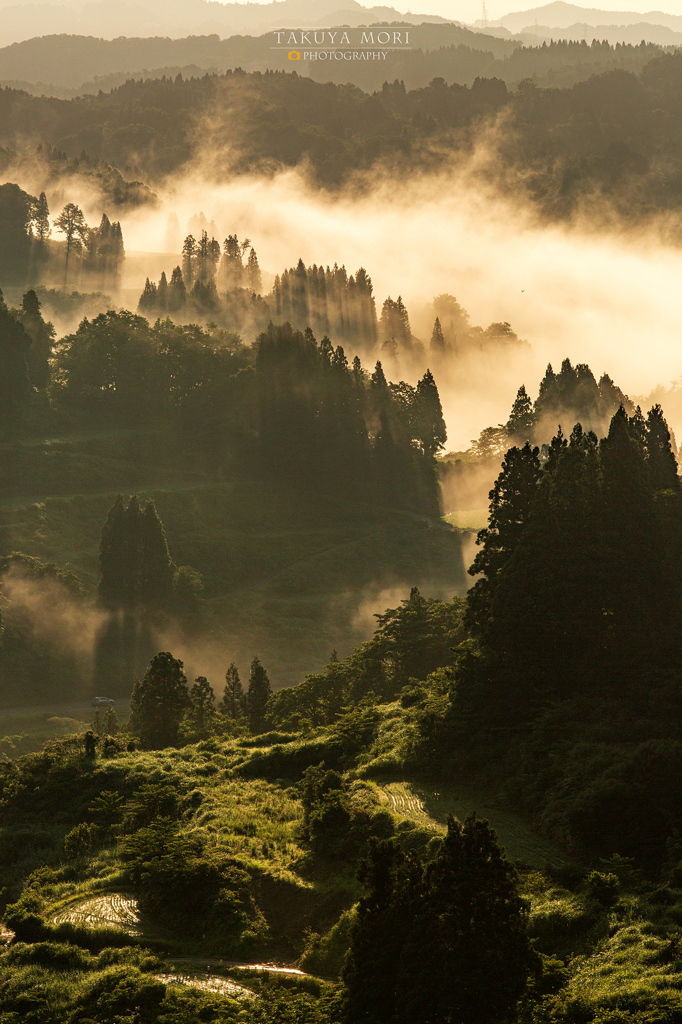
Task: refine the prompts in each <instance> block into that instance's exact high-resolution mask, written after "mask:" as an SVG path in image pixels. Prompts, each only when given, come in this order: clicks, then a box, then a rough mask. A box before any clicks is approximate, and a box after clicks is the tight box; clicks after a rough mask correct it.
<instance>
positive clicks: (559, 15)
mask: <svg viewBox="0 0 682 1024" xmlns="http://www.w3.org/2000/svg"><path fill="white" fill-rule="evenodd" d="M536 23H538V24H539V25H541V26H546V25H548V26H550V27H551V28H553V29H554V28H570V27H571V26H575V25H577V24H579V25H591V26H593V27H595V28H596V27H597V26H600V27H601V28H603V27H604V26H614V25H642V24H643V23H645V24H647V25H651V26H657V25H664V26H666V27H667V28H671V29H674V30H675V31H677V32H681V31H682V15H677V14H664V13H663V12H662V11H647V12H646V13H638V12H636V11H601V10H598V9H596V8H593V7H578V6H577V4H567V3H565V2H564V0H554V3H551V4H543V6H542V7H533V8H531V9H530V10H527V11H516V12H514V13H512V14H505V16H504V17H503V18H500V19H499V20H498V21H496V22H494V24H495V25H501V26H503V27H504V28H507V29H509V30H510V32H521V31H523V30H524V29H525V30H529V26H531V29H530V31H532V26H534V25H535V24H536ZM600 38H601V37H600ZM640 38H641V37H640Z"/></svg>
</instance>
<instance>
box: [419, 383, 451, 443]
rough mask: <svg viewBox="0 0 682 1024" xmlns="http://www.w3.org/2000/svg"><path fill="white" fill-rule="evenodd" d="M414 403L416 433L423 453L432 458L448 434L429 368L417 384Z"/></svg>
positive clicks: (438, 396)
mask: <svg viewBox="0 0 682 1024" xmlns="http://www.w3.org/2000/svg"><path fill="white" fill-rule="evenodd" d="M415 405H416V409H415V420H416V428H417V429H416V434H417V437H418V438H419V442H420V444H421V447H422V451H423V453H424V455H426V456H427V457H428V458H430V459H432V458H433V456H434V455H436V453H437V452H438V451H440V449H441V448H442V447H443V446H444V444H445V442H446V441H447V438H448V435H447V430H446V428H445V420H444V419H443V409H442V407H441V404H440V395H439V394H438V388H437V387H436V382H435V380H434V379H433V375H432V373H431V371H430V370H427V371H426V373H425V374H424V376H423V377H422V378H421V380H420V381H419V383H418V384H417V394H416V401H415Z"/></svg>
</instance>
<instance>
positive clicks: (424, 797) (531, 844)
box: [381, 782, 566, 868]
mask: <svg viewBox="0 0 682 1024" xmlns="http://www.w3.org/2000/svg"><path fill="white" fill-rule="evenodd" d="M381 790H382V791H383V794H384V799H385V801H386V806H387V807H388V809H389V810H390V811H392V812H393V813H394V814H398V815H401V816H402V817H403V818H410V819H411V820H412V821H414V822H415V824H417V825H420V826H421V827H422V828H427V829H433V831H434V833H440V834H441V835H442V834H443V832H444V831H445V828H446V824H447V817H448V814H452V815H454V817H455V818H458V819H459V820H460V821H464V819H465V818H466V817H467V815H468V814H470V813H471V812H472V811H475V812H476V814H477V815H478V817H479V818H487V819H488V820H489V822H490V824H491V825H492V827H493V828H494V829H495V831H496V832H497V835H498V838H499V841H500V843H501V845H502V846H503V848H504V849H505V851H506V853H507V856H508V857H509V858H510V859H511V860H516V861H525V862H526V863H528V864H531V865H532V866H533V867H538V868H541V867H543V866H544V865H545V864H547V863H548V862H549V863H552V864H563V863H564V862H565V859H566V855H565V854H564V853H563V851H562V850H560V849H559V848H558V847H557V846H555V845H554V843H552V842H551V841H549V840H546V839H543V838H541V837H540V836H538V835H537V834H536V833H535V832H533V831H532V829H531V828H530V827H529V825H528V823H527V822H526V821H525V819H524V818H522V817H521V816H520V815H518V814H515V813H514V812H510V811H507V810H505V809H503V808H501V807H499V806H496V804H495V803H494V801H492V800H491V799H490V796H489V795H485V794H481V793H478V792H475V791H473V790H469V789H467V788H466V787H465V786H461V785H457V786H452V787H445V786H443V787H442V788H441V789H439V790H437V791H436V790H433V789H431V788H430V787H426V786H425V787H420V786H413V785H411V784H410V783H407V782H389V783H386V784H384V785H383V786H381Z"/></svg>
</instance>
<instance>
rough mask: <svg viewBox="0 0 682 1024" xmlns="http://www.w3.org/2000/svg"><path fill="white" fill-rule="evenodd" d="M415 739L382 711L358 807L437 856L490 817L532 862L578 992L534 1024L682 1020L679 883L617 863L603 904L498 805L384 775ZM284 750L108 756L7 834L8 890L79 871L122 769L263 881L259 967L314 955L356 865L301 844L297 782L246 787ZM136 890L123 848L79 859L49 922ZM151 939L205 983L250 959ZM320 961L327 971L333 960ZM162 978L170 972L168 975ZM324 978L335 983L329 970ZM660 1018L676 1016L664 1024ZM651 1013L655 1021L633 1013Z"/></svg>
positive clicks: (537, 931)
mask: <svg viewBox="0 0 682 1024" xmlns="http://www.w3.org/2000/svg"><path fill="white" fill-rule="evenodd" d="M398 722H399V727H397V726H396V723H398ZM391 723H393V724H392V725H391ZM407 729H409V712H403V711H402V710H399V705H390V706H386V707H384V708H383V709H382V724H381V728H380V731H379V736H378V738H377V740H376V741H375V743H374V745H373V746H372V747H371V748H370V749H368V750H366V751H365V753H364V754H362V755H361V757H360V759H359V762H358V765H357V767H356V768H355V769H354V770H352V771H351V774H350V776H348V777H349V778H350V779H351V780H352V779H353V778H355V779H356V782H355V786H356V790H355V792H356V794H357V796H356V798H357V799H361V800H362V801H364V803H365V805H368V806H369V805H370V804H371V803H374V805H375V806H377V807H383V808H385V809H390V810H391V811H392V812H393V813H394V815H395V823H396V828H397V835H398V836H400V837H401V841H402V842H403V843H407V845H408V846H409V845H415V844H416V846H417V848H420V849H422V850H423V851H424V852H425V853H426V855H427V856H428V855H429V851H430V850H431V849H433V843H434V842H436V841H437V838H438V837H439V836H440V835H442V833H443V828H444V825H443V818H444V815H445V813H447V812H451V811H456V812H459V813H460V814H464V813H466V812H468V811H469V810H477V811H478V812H479V813H480V814H484V815H485V816H488V817H489V818H490V820H491V822H492V823H493V825H494V826H495V828H496V829H497V830H498V833H499V837H500V841H501V843H502V845H503V846H505V847H506V848H507V850H508V852H509V855H510V856H513V857H516V858H519V859H520V862H521V864H520V866H521V872H522V875H521V879H522V889H523V892H524V895H525V896H526V897H527V898H528V899H529V900H530V901H531V906H532V916H531V931H532V934H533V935H534V936H535V938H536V941H537V943H538V947H539V948H540V949H541V950H542V951H543V952H544V953H547V954H550V953H552V954H558V955H559V956H560V957H561V958H562V959H563V960H564V962H565V963H566V965H567V968H568V970H567V974H566V980H567V984H566V985H565V986H564V988H563V989H562V990H560V991H559V993H558V994H554V995H552V996H550V997H548V998H547V1001H546V1004H545V1006H544V1009H543V1012H542V1015H541V1016H539V1017H537V1018H534V1019H535V1020H537V1021H548V1022H549V1021H562V1022H563V1021H566V1022H572V1024H573V1022H576V1024H577V1022H581V1024H582V1022H588V1021H593V1020H596V1019H599V1020H613V1021H618V1022H619V1024H629V1022H634V1021H635V1020H637V1021H642V1022H643V1021H649V1020H650V1021H652V1022H653V1021H654V1020H657V1021H658V1020H666V1021H671V1022H672V1021H676V1020H678V1019H679V1017H678V1016H677V1015H676V1014H677V1013H679V1012H680V1010H679V1009H673V1007H678V1006H679V1005H680V1000H679V992H680V989H681V988H682V956H681V954H680V949H679V941H678V936H679V928H680V925H681V924H682V905H681V904H680V899H681V898H682V894H681V893H680V892H678V891H676V890H673V889H670V888H667V887H664V888H663V889H661V888H659V889H656V888H655V887H654V886H653V885H651V884H647V883H646V882H643V881H642V880H641V879H639V878H638V877H637V875H636V874H635V875H633V873H632V871H631V870H630V869H629V866H628V865H627V864H626V863H622V862H620V863H615V864H611V865H609V866H608V869H609V870H612V871H615V872H616V874H619V875H620V877H621V887H620V890H619V892H618V893H617V894H616V897H615V899H614V900H613V902H612V903H611V905H609V906H604V905H601V904H600V903H599V902H598V901H597V900H596V899H595V898H594V897H593V896H592V895H591V894H590V889H589V885H588V884H587V883H586V881H585V872H584V871H581V869H579V868H575V867H573V868H571V867H570V866H564V867H561V866H560V862H561V861H565V858H564V856H563V855H562V853H561V851H560V850H557V849H556V848H553V847H552V846H551V844H548V843H547V842H546V841H544V840H542V839H539V838H538V837H537V836H535V835H534V834H533V833H532V831H531V830H530V829H529V828H528V826H527V824H526V823H525V822H524V821H523V820H522V819H521V818H519V817H518V816H517V815H514V814H511V813H509V812H507V811H505V809H504V808H500V807H496V806H494V805H491V804H490V799H489V797H488V796H487V795H485V794H483V795H482V794H477V793H475V792H472V791H470V790H468V789H467V788H466V786H465V785H462V786H457V785H453V786H452V787H451V788H450V789H449V790H448V791H447V792H446V791H444V790H439V791H438V792H434V790H433V788H429V786H428V785H427V784H425V783H424V782H423V781H419V780H415V779H414V778H410V777H409V772H406V771H405V769H404V768H403V769H402V770H401V771H396V772H394V773H393V775H386V774H375V773H377V772H381V770H382V768H385V765H386V746H387V731H388V732H390V731H392V733H393V736H394V741H395V742H394V748H393V755H394V763H395V765H396V766H398V765H399V760H400V748H401V743H402V740H403V739H404V737H405V734H406V730H407ZM324 738H325V731H324V730H318V731H317V733H316V734H315V736H314V737H307V738H306V737H300V738H299V739H298V740H294V741H293V743H289V744H285V746H284V747H283V748H280V751H281V750H283V749H284V750H289V751H290V752H291V754H292V755H293V754H296V753H299V754H300V752H301V751H302V750H304V749H305V748H306V744H308V743H310V742H311V739H314V740H315V741H316V742H318V743H319V742H320V741H324ZM273 752H275V751H274V748H268V747H255V748H254V747H249V746H245V745H244V744H243V743H239V742H236V741H230V742H224V743H217V744H215V743H204V744H199V745H198V746H191V747H186V748H184V749H181V750H165V751H160V752H157V753H147V754H144V753H133V754H129V753H121V754H119V755H117V756H116V757H115V758H112V759H110V760H106V759H98V760H97V761H96V762H95V764H94V765H93V767H92V778H91V782H90V783H88V784H87V785H86V786H79V787H75V788H74V789H73V790H72V791H71V792H70V793H68V794H65V795H64V799H63V801H62V804H61V806H60V807H59V808H58V810H57V812H56V813H55V808H54V806H52V805H50V804H48V803H45V804H43V806H38V805H37V804H36V803H35V802H34V803H33V804H32V805H26V806H25V810H23V811H18V812H17V813H16V814H15V816H14V820H13V821H12V824H11V826H7V825H6V826H5V828H4V829H3V832H4V835H3V836H2V839H3V847H4V850H5V851H6V853H5V858H4V859H5V882H6V883H7V884H8V885H9V886H10V888H11V890H12V894H13V895H15V894H16V892H17V890H18V887H20V885H21V882H22V880H23V879H24V878H25V877H26V876H27V874H28V872H29V871H30V870H32V869H34V868H35V867H37V866H39V865H41V864H45V863H49V864H51V865H53V866H54V867H57V868H59V863H60V862H61V863H62V864H63V863H64V862H65V858H64V854H63V852H62V851H63V841H64V836H65V835H66V834H67V833H68V831H69V830H70V829H71V828H72V827H73V825H74V823H75V822H76V821H78V820H83V817H84V808H85V803H87V801H88V800H89V799H91V795H90V794H89V788H90V787H91V784H92V785H94V786H95V789H101V788H107V785H108V783H107V778H109V777H112V778H113V777H114V776H116V777H117V778H121V773H123V776H124V777H125V779H126V780H127V781H126V786H128V785H131V784H132V785H139V784H141V783H143V782H146V781H148V780H150V779H155V778H156V779H159V778H161V779H167V780H168V781H169V782H171V783H172V784H173V785H174V786H176V787H177V789H178V792H179V793H181V794H185V796H186V797H187V798H188V799H186V800H185V802H184V805H183V806H185V811H184V814H183V827H184V828H186V829H188V830H189V832H190V834H194V835H196V836H200V837H201V838H202V840H203V842H204V849H205V851H206V854H205V855H206V856H207V857H210V856H213V855H216V856H219V855H225V854H227V855H228V856H229V857H231V858H234V860H235V861H236V862H237V863H239V864H241V865H242V866H243V867H244V868H246V869H247V870H248V872H249V874H250V876H251V878H252V888H253V891H254V893H255V895H256V899H257V901H258V904H259V906H260V908H261V910H262V911H263V914H264V916H265V919H266V921H267V924H268V932H269V934H268V935H267V936H265V935H262V936H261V939H260V940H258V942H257V943H256V945H255V946H254V945H253V943H252V945H251V948H250V949H249V950H248V953H247V960H248V959H249V958H250V959H251V961H252V962H253V961H255V962H259V961H262V960H263V959H271V958H273V957H274V958H279V959H280V960H281V959H284V960H285V961H288V962H291V961H292V960H293V959H294V958H295V957H296V956H297V955H298V954H300V952H301V950H302V948H303V942H304V936H303V933H304V930H305V929H306V928H313V929H316V930H318V931H319V932H321V933H324V932H325V931H327V930H328V929H330V927H332V926H333V924H334V921H335V920H337V919H338V918H339V915H340V914H342V912H343V911H344V910H345V909H347V908H349V907H350V906H351V905H352V903H353V902H354V900H355V899H356V898H357V896H358V895H359V889H358V885H357V883H356V882H355V881H354V877H353V876H354V867H353V865H352V864H350V863H344V862H339V861H332V862H327V863H325V862H324V861H323V860H319V859H318V860H316V859H315V858H312V859H311V857H310V855H309V854H307V851H306V848H305V844H303V843H302V842H301V840H300V838H299V835H298V826H299V825H300V822H301V817H302V808H301V804H300V800H299V793H300V791H299V789H298V786H297V782H296V779H295V778H289V779H286V778H279V777H274V776H272V777H270V776H268V777H267V778H263V777H261V778H245V777H243V771H244V767H245V766H248V764H249V763H250V762H251V761H252V759H253V757H255V756H258V758H259V759H260V760H259V764H260V766H261V768H263V767H265V770H266V771H267V765H268V764H272V763H273V762H272V761H270V762H269V761H268V756H269V755H270V754H271V753H273ZM77 756H78V757H80V756H81V755H77ZM292 763H293V762H292ZM362 776H364V777H365V778H364V779H363V778H362ZM371 776H374V777H373V778H371ZM136 780H137V781H136ZM197 793H199V794H201V799H199V797H198V796H196V794H197ZM38 803H39V801H38ZM410 826H416V827H414V828H411V827H410ZM29 832H30V834H31V838H30V840H29V839H28V834H29ZM548 856H549V857H550V858H551V860H552V861H553V863H554V864H555V867H554V868H551V869H550V868H546V869H545V870H540V869H539V868H538V866H537V865H539V864H540V863H542V861H543V860H545V859H546V858H547V857H548ZM7 858H9V860H10V861H11V864H10V863H9V861H8V859H7ZM529 862H530V863H529ZM129 891H130V889H129V882H128V881H127V880H126V877H125V873H124V865H123V864H122V862H121V861H120V859H119V856H118V853H117V850H116V847H115V846H114V845H112V844H111V841H109V842H105V843H104V845H102V846H101V847H99V848H98V849H96V850H95V851H93V852H92V853H90V854H85V855H83V856H81V857H79V858H76V859H75V860H73V859H71V861H70V865H69V868H68V870H67V871H66V872H64V873H63V877H61V879H60V880H59V881H57V882H52V883H51V884H48V885H46V886H43V890H42V896H43V898H44V900H45V905H44V913H45V914H46V916H47V918H48V919H50V920H54V918H55V917H58V918H60V919H62V920H63V919H68V918H69V917H70V916H71V917H73V916H74V914H75V916H76V919H78V912H79V908H81V907H82V906H83V901H84V900H92V899H93V897H97V896H99V895H102V894H104V895H106V894H108V893H115V892H129ZM133 895H134V893H133ZM94 923H95V924H96V923H97V921H96V920H95V922H94ZM337 932H338V929H337ZM138 941H142V942H143V943H145V944H147V945H149V944H152V945H156V948H157V950H158V951H159V952H160V953H161V954H162V955H163V956H167V957H168V960H167V961H166V966H165V967H164V968H163V970H164V972H165V973H166V974H167V975H168V974H172V972H173V970H176V971H177V972H179V974H181V975H182V974H183V973H186V971H187V969H188V968H187V966H186V965H188V964H189V965H190V967H191V969H192V971H194V973H195V974H196V980H197V983H199V984H200V985H201V984H204V980H205V978H206V977H207V975H206V968H205V964H206V963H209V962H211V961H213V963H214V965H215V964H216V962H217V961H218V960H219V959H222V958H224V959H227V958H229V957H230V956H231V957H233V958H234V956H235V955H237V957H239V953H238V950H237V951H236V950H235V948H234V947H233V948H231V949H227V948H225V946H224V945H221V942H220V941H216V940H215V938H214V937H212V936H211V935H208V936H206V938H205V939H202V938H201V937H199V938H196V937H194V938H192V937H191V936H188V935H186V934H183V933H182V931H181V930H180V931H178V932H176V933H175V934H173V933H171V932H169V931H168V929H162V928H158V927H157V926H155V924H154V922H153V921H145V920H144V919H143V920H142V922H141V940H140V937H139V936H138ZM323 945H324V941H323ZM26 956H28V953H27V954H26ZM242 958H243V954H242ZM317 959H318V961H319V962H322V961H320V957H319V954H318V957H317ZM242 962H243V959H242ZM305 962H306V966H307V967H308V969H311V970H313V969H314V967H313V966H311V964H314V962H315V960H314V958H311V957H308V959H307V961H305ZM183 964H184V965H185V967H183V966H182V965H183ZM202 964H203V965H204V966H203V968H202V969H199V968H200V966H201V965H202ZM173 965H175V967H173ZM223 966H225V965H223ZM155 969H156V970H157V972H158V971H160V970H161V967H160V966H157V967H156V968H155ZM318 971H320V973H325V971H322V970H320V968H319V967H318ZM190 973H191V972H190ZM213 973H215V966H214V968H213ZM326 973H330V972H329V971H327V972H326ZM34 974H35V972H34ZM33 976H34V975H31V977H33ZM233 976H234V977H236V978H237V980H238V981H240V982H241V981H243V980H244V977H245V976H244V973H243V972H242V973H240V972H237V973H236V974H234V972H233ZM22 977H23V975H22V974H21V971H20V969H19V968H18V967H17V968H16V973H15V974H14V975H13V979H14V981H13V983H16V984H18V983H19V982H20V981H21V978H22ZM202 979H203V980H202ZM48 982H49V978H48V977H47V975H46V979H45V983H46V984H47V983H48ZM50 983H51V982H50ZM247 985H248V980H247ZM663 1006H667V1007H668V1008H669V1014H668V1015H666V1014H667V1013H668V1011H662V1010H661V1008H662V1007H663ZM615 1008H620V1010H621V1011H622V1013H621V1015H620V1016H615V1017H609V1016H605V1017H602V1016H600V1013H603V1012H604V1011H605V1010H607V1009H615ZM657 1008H658V1009H657ZM660 1012H663V1014H664V1015H663V1016H660V1015H659V1016H656V1014H660ZM637 1013H641V1014H642V1016H634V1015H633V1014H637ZM595 1015H596V1016H595Z"/></svg>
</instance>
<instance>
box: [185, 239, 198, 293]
mask: <svg viewBox="0 0 682 1024" xmlns="http://www.w3.org/2000/svg"><path fill="white" fill-rule="evenodd" d="M196 260H197V242H196V239H195V238H194V236H193V235H188V236H187V238H186V239H185V241H184V242H183V243H182V278H183V281H184V282H185V285H186V287H187V288H191V287H192V285H193V284H194V271H195V267H196Z"/></svg>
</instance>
